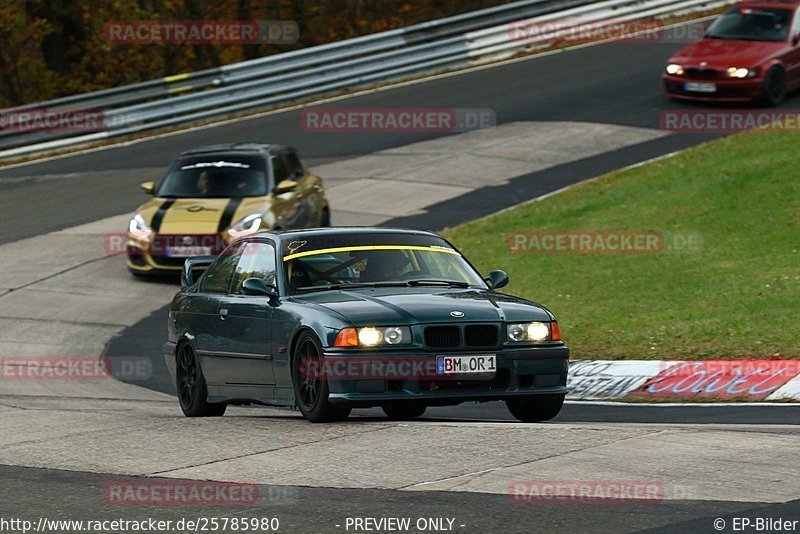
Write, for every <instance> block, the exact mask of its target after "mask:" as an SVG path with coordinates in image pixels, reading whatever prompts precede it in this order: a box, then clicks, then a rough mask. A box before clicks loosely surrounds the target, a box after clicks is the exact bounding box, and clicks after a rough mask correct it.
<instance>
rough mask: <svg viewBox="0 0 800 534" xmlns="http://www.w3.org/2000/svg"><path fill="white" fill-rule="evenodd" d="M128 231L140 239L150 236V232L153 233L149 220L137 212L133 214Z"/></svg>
mask: <svg viewBox="0 0 800 534" xmlns="http://www.w3.org/2000/svg"><path fill="white" fill-rule="evenodd" d="M128 232H129V233H130V234H131V236H132V237H135V238H138V239H147V238H148V237H150V234H152V233H153V230H152V229H151V228H150V225H148V224H147V221H145V220H144V217H142V214H141V213H137V214H136V215H134V216H133V218H132V219H131V222H130V223H129V224H128Z"/></svg>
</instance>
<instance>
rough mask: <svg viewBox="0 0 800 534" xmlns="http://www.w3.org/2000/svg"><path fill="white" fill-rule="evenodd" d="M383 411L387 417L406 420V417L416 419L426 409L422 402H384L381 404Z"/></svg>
mask: <svg viewBox="0 0 800 534" xmlns="http://www.w3.org/2000/svg"><path fill="white" fill-rule="evenodd" d="M381 409H382V410H383V413H385V414H386V417H388V418H389V419H394V420H395V421H406V420H408V419H416V418H417V417H419V416H421V415H422V414H424V413H425V410H427V409H428V407H427V406H425V405H424V404H418V403H397V404H384V405H383V406H381Z"/></svg>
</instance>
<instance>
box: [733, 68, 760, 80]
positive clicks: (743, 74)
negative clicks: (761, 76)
mask: <svg viewBox="0 0 800 534" xmlns="http://www.w3.org/2000/svg"><path fill="white" fill-rule="evenodd" d="M755 75H756V71H755V70H754V69H745V68H744V67H730V68H729V69H728V76H729V77H731V78H753V77H755Z"/></svg>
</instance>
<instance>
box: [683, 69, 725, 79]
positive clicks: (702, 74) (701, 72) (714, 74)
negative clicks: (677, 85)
mask: <svg viewBox="0 0 800 534" xmlns="http://www.w3.org/2000/svg"><path fill="white" fill-rule="evenodd" d="M686 77H687V78H691V79H693V80H716V79H717V78H720V77H721V76H720V72H719V71H718V70H717V69H698V68H694V67H690V68H688V69H686Z"/></svg>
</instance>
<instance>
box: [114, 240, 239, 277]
mask: <svg viewBox="0 0 800 534" xmlns="http://www.w3.org/2000/svg"><path fill="white" fill-rule="evenodd" d="M183 239H186V240H190V241H191V242H190V243H187V246H191V247H197V254H194V255H196V256H206V255H218V254H220V253H222V251H223V250H225V247H226V246H227V245H228V242H227V241H226V240H225V237H224V235H223V234H200V235H190V234H181V235H171V234H154V235H153V236H151V237H150V238H149V239H147V240H143V239H138V238H135V237H133V236H130V235H129V236H128V239H127V241H126V242H125V254H126V257H127V261H126V263H127V265H128V269H130V270H131V271H133V272H135V273H137V274H148V273H153V274H155V273H178V272H180V271H181V270H182V269H183V264H184V263H185V262H186V258H187V257H189V256H187V255H185V254H184V255H181V256H171V255H170V254H169V246H171V245H172V244H174V243H178V242H179V241H180V240H183ZM206 252H210V254H207V253H206Z"/></svg>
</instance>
